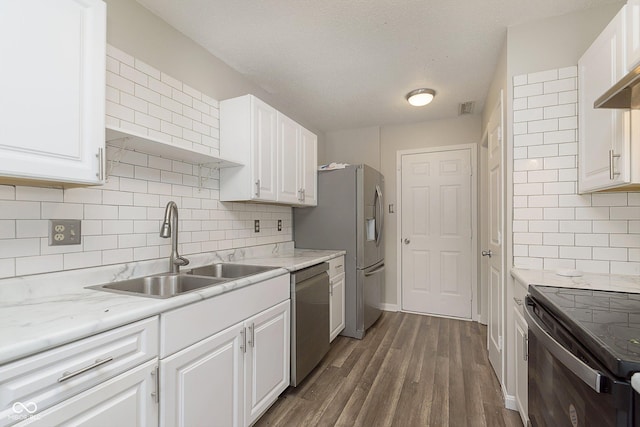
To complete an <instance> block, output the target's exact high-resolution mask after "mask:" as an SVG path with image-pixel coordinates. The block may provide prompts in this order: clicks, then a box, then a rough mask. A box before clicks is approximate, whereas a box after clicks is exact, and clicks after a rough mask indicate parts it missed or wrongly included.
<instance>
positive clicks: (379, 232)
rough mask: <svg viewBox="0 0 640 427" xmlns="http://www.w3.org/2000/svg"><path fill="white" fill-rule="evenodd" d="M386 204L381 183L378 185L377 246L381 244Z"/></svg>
mask: <svg viewBox="0 0 640 427" xmlns="http://www.w3.org/2000/svg"><path fill="white" fill-rule="evenodd" d="M383 209H384V204H383V202H382V190H381V189H380V186H379V185H376V213H375V222H376V246H378V245H380V240H381V239H382V230H383V225H384V224H383V221H384V212H383Z"/></svg>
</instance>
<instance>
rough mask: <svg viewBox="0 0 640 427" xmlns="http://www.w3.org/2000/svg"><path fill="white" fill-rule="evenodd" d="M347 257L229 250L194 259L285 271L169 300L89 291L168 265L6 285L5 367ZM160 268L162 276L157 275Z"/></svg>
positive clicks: (0, 311) (1, 285)
mask: <svg viewBox="0 0 640 427" xmlns="http://www.w3.org/2000/svg"><path fill="white" fill-rule="evenodd" d="M265 246H267V245H265ZM344 253H345V252H344V251H336V250H329V251H319V250H305V249H294V248H293V247H292V245H291V247H284V248H283V247H278V245H269V247H268V248H265V249H264V250H262V251H255V250H229V251H224V252H222V251H221V252H220V253H215V254H208V255H207V256H200V257H193V258H194V259H195V261H196V262H193V261H194V259H192V266H193V267H197V266H201V265H207V264H211V263H213V262H234V263H244V264H254V265H267V266H273V267H279V268H276V269H274V270H270V271H267V272H264V273H260V274H256V275H253V276H249V277H245V278H240V279H237V280H233V281H229V282H225V283H222V284H219V285H215V286H210V287H208V288H205V289H201V290H198V291H194V292H189V293H186V294H183V295H179V296H175V297H172V298H167V299H157V298H147V297H140V296H129V295H122V294H116V293H111V292H104V291H98V290H93V289H85V287H86V286H89V285H96V284H101V283H107V282H114V281H118V280H124V279H128V278H133V277H141V276H145V275H150V274H158V273H162V272H163V271H164V268H165V267H166V266H165V264H166V263H164V262H163V263H158V262H147V263H132V264H129V265H121V266H107V267H99V268H95V269H86V270H76V271H66V272H58V273H51V274H43V275H36V276H26V277H17V278H12V279H6V280H1V281H0V325H2V327H0V343H1V344H0V365H1V364H4V363H7V362H10V361H13V360H16V359H19V358H22V357H25V356H28V355H31V354H35V353H38V352H40V351H43V350H46V349H49V348H53V347H56V346H59V345H62V344H66V343H69V342H72V341H75V340H78V339H81V338H84V337H88V336H91V335H94V334H96V333H100V332H104V331H106V330H109V329H113V328H116V327H119V326H122V325H125V324H128V323H131V322H135V321H137V320H141V319H144V318H147V317H151V316H155V315H158V314H160V313H163V312H166V311H168V310H172V309H174V308H178V307H181V306H184V305H187V304H191V303H194V302H198V301H201V300H203V299H207V298H212V297H215V296H216V295H220V294H223V293H225V292H229V291H232V290H234V289H239V288H242V287H245V286H250V285H254V284H256V283H259V282H262V281H264V280H267V279H270V278H272V277H277V276H280V275H283V274H287V273H289V272H292V271H296V270H299V269H301V268H305V267H308V266H311V265H314V264H317V263H319V262H323V261H327V260H329V259H332V258H335V257H337V256H340V255H343V254H344ZM190 258H191V257H190ZM158 268H161V270H159V271H157V269H158Z"/></svg>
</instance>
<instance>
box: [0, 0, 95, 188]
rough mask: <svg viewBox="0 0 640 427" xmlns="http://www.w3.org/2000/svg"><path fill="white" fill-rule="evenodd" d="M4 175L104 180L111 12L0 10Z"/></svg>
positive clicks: (82, 6)
mask: <svg viewBox="0 0 640 427" xmlns="http://www.w3.org/2000/svg"><path fill="white" fill-rule="evenodd" d="M0 28H2V34H3V37H1V38H0V58H2V66H1V67H0V93H2V95H1V96H0V141H1V143H0V176H1V177H8V178H18V179H33V180H38V181H53V182H66V183H81V184H98V183H100V182H102V181H103V179H104V144H105V138H104V126H105V49H106V5H105V3H104V2H103V1H102V0H58V1H55V2H53V1H51V0H6V1H2V2H1V3H0Z"/></svg>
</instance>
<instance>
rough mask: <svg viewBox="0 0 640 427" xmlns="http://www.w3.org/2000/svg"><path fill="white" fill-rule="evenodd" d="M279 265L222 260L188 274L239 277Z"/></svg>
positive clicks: (226, 277)
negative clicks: (271, 265)
mask: <svg viewBox="0 0 640 427" xmlns="http://www.w3.org/2000/svg"><path fill="white" fill-rule="evenodd" d="M276 268H278V267H265V266H262V265H247V264H231V263H226V262H222V263H219V264H212V265H207V266H205V267H198V268H194V269H192V270H191V271H189V272H188V274H194V275H198V276H208V277H218V278H225V279H238V278H240V277H246V276H251V275H253V274H258V273H263V272H265V271H269V270H275V269H276Z"/></svg>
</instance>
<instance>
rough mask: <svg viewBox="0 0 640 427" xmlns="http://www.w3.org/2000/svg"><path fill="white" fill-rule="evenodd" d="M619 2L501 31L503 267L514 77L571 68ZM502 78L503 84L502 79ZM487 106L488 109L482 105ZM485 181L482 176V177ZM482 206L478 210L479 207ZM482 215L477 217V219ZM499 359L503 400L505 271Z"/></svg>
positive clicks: (508, 324)
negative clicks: (504, 36) (501, 360)
mask: <svg viewBox="0 0 640 427" xmlns="http://www.w3.org/2000/svg"><path fill="white" fill-rule="evenodd" d="M623 4H624V2H622V1H620V2H618V3H614V4H610V5H605V6H600V7H596V8H592V9H587V10H583V11H579V12H575V13H571V14H567V15H562V16H558V17H553V18H549V19H545V20H540V21H535V22H530V23H526V24H522V25H518V26H514V27H510V28H508V30H507V40H506V68H505V65H504V64H503V63H502V61H500V62H499V63H498V64H497V66H496V72H495V75H494V79H493V83H492V85H491V88H490V92H489V94H488V99H490V98H494V99H495V98H496V97H497V94H498V92H499V91H500V89H503V90H504V112H505V116H504V117H505V132H504V136H505V140H506V141H505V146H506V157H505V162H504V167H505V177H506V182H505V190H506V200H505V212H504V220H505V225H506V233H505V236H506V238H505V264H506V266H507V269H509V268H511V266H512V265H513V201H514V200H513V182H512V177H513V157H514V150H513V130H514V126H513V78H514V76H516V75H521V74H528V73H535V72H539V71H544V70H549V69H559V68H564V67H569V66H574V65H575V64H576V63H577V62H578V59H579V58H580V57H581V56H582V54H583V53H584V51H585V50H586V49H587V47H588V46H589V45H590V44H591V43H592V42H593V40H594V39H595V38H596V36H597V35H598V34H599V33H600V32H601V31H602V30H603V29H604V27H605V26H606V25H607V23H608V22H609V21H610V20H611V18H613V16H614V15H615V14H616V13H617V11H618V10H619V9H620V7H622V5H623ZM503 79H504V80H503ZM487 107H488V108H490V107H492V106H491V104H489V103H487ZM489 114H490V111H485V114H484V117H483V123H482V128H483V129H484V128H486V125H487V122H488V120H489ZM483 179H486V177H483ZM481 207H482V206H481ZM483 215H485V213H481V215H480V216H481V217H483ZM505 273H506V274H505V280H506V283H505V293H506V295H505V298H504V301H506V304H507V308H506V310H505V315H506V316H505V331H504V332H505V334H504V335H505V336H504V339H505V343H506V345H505V348H504V351H505V355H506V359H505V360H506V365H507V366H506V377H505V379H504V385H505V388H506V392H507V394H508V395H510V396H513V394H514V387H515V381H514V366H513V360H512V358H511V357H510V348H511V347H510V345H511V344H510V341H509V337H512V336H513V334H514V331H513V319H512V314H511V309H510V307H511V303H510V302H511V301H512V298H513V291H512V287H513V280H512V278H511V276H510V275H509V274H508V271H507V272H505Z"/></svg>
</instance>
